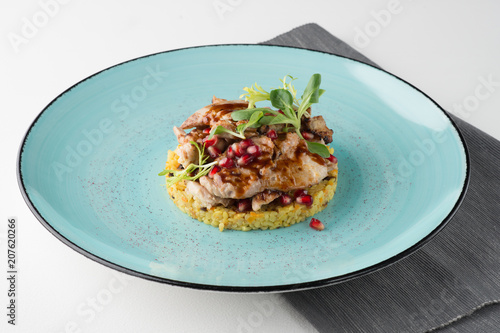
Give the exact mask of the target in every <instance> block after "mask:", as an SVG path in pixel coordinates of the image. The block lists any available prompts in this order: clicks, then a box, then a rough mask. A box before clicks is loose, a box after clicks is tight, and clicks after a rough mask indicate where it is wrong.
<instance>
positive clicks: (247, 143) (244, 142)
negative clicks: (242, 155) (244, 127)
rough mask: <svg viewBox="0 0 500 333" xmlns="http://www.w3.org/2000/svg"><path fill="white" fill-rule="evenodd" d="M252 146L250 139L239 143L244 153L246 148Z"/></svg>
mask: <svg viewBox="0 0 500 333" xmlns="http://www.w3.org/2000/svg"><path fill="white" fill-rule="evenodd" d="M252 145H253V141H252V140H250V139H245V140H242V141H241V142H240V148H241V150H243V151H245V150H246V149H247V148H248V147H250V146H252Z"/></svg>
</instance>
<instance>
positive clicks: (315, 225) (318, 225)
mask: <svg viewBox="0 0 500 333" xmlns="http://www.w3.org/2000/svg"><path fill="white" fill-rule="evenodd" d="M309 226H310V227H311V228H313V229H315V230H319V231H321V230H323V229H325V225H324V224H323V223H322V222H321V221H320V220H318V219H315V218H314V217H313V218H312V219H311V222H310V223H309Z"/></svg>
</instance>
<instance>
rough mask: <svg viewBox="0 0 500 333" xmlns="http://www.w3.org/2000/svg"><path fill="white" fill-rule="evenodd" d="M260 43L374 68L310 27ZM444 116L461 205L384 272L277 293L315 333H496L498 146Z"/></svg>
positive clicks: (499, 318)
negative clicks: (466, 157)
mask: <svg viewBox="0 0 500 333" xmlns="http://www.w3.org/2000/svg"><path fill="white" fill-rule="evenodd" d="M264 44H273V45H284V46H295V47H302V48H307V49H313V50H319V51H325V52H331V53H335V54H339V55H343V56H347V57H349V58H354V59H357V60H359V61H362V62H365V63H369V64H371V65H375V64H374V63H373V62H372V61H370V60H369V59H367V58H366V57H364V56H363V55H362V54H360V53H359V52H357V51H356V50H354V49H353V48H351V47H350V46H348V45H347V44H345V43H344V42H342V41H341V40H339V39H337V38H335V37H334V36H332V35H330V34H329V33H328V32H327V31H325V30H324V29H322V28H321V27H319V26H318V25H316V24H307V25H304V26H301V27H298V28H296V29H294V30H292V31H290V32H287V33H285V34H282V35H280V36H278V37H276V38H274V39H272V40H270V41H267V42H265V43H264ZM375 66H376V65H375ZM451 117H452V118H453V120H454V121H455V122H456V124H457V126H458V127H459V129H460V131H461V132H462V134H463V136H464V137H465V141H466V143H467V146H468V148H469V153H470V159H471V175H470V185H469V190H468V192H467V194H466V197H465V199H464V201H463V203H462V205H461V207H460V208H459V210H458V211H457V213H456V214H455V216H454V217H453V219H452V220H451V221H450V222H449V223H448V225H447V226H446V227H445V228H444V229H443V230H442V231H441V232H440V233H439V234H438V235H437V236H436V237H434V238H433V239H432V240H431V241H430V242H429V243H427V244H426V245H425V246H423V247H422V248H421V249H419V250H418V251H416V252H414V253H413V254H411V255H410V256H408V257H406V258H404V259H402V260H400V261H398V262H396V263H395V264H393V265H391V266H389V267H386V268H384V269H382V270H379V271H376V272H374V273H371V274H368V275H365V276H363V277H360V278H357V279H353V280H350V281H347V282H344V283H341V284H337V285H332V286H327V287H323V288H317V289H312V290H307V291H300V292H290V293H285V294H283V297H284V298H285V299H287V300H288V301H289V302H290V303H291V304H292V305H293V306H294V307H295V308H296V309H297V310H298V311H299V312H301V313H302V314H303V315H304V316H305V317H306V318H307V319H308V320H309V321H310V322H311V324H312V325H313V326H314V327H315V328H316V329H317V330H318V331H319V332H384V333H387V332H398V333H401V332H428V331H433V332H434V331H435V332H446V333H448V332H500V223H499V221H500V167H499V166H500V142H499V141H497V140H495V139H494V138H492V137H491V136H489V135H487V134H485V133H484V132H482V131H480V130H478V129H477V128H475V127H473V126H471V125H469V124H468V123H466V122H464V121H462V120H460V119H458V118H456V117H454V116H453V115H451Z"/></svg>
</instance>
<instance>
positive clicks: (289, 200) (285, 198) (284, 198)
mask: <svg viewBox="0 0 500 333" xmlns="http://www.w3.org/2000/svg"><path fill="white" fill-rule="evenodd" d="M291 203H292V198H291V197H290V196H289V195H288V194H282V195H281V196H280V204H281V205H283V206H287V205H289V204H291Z"/></svg>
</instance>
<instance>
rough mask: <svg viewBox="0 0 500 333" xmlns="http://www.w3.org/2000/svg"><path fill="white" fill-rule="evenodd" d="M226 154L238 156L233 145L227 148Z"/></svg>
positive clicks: (230, 156)
mask: <svg viewBox="0 0 500 333" xmlns="http://www.w3.org/2000/svg"><path fill="white" fill-rule="evenodd" d="M226 156H227V157H229V158H234V157H235V156H236V154H235V153H234V150H233V147H231V146H229V147H228V148H227V153H226Z"/></svg>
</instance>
